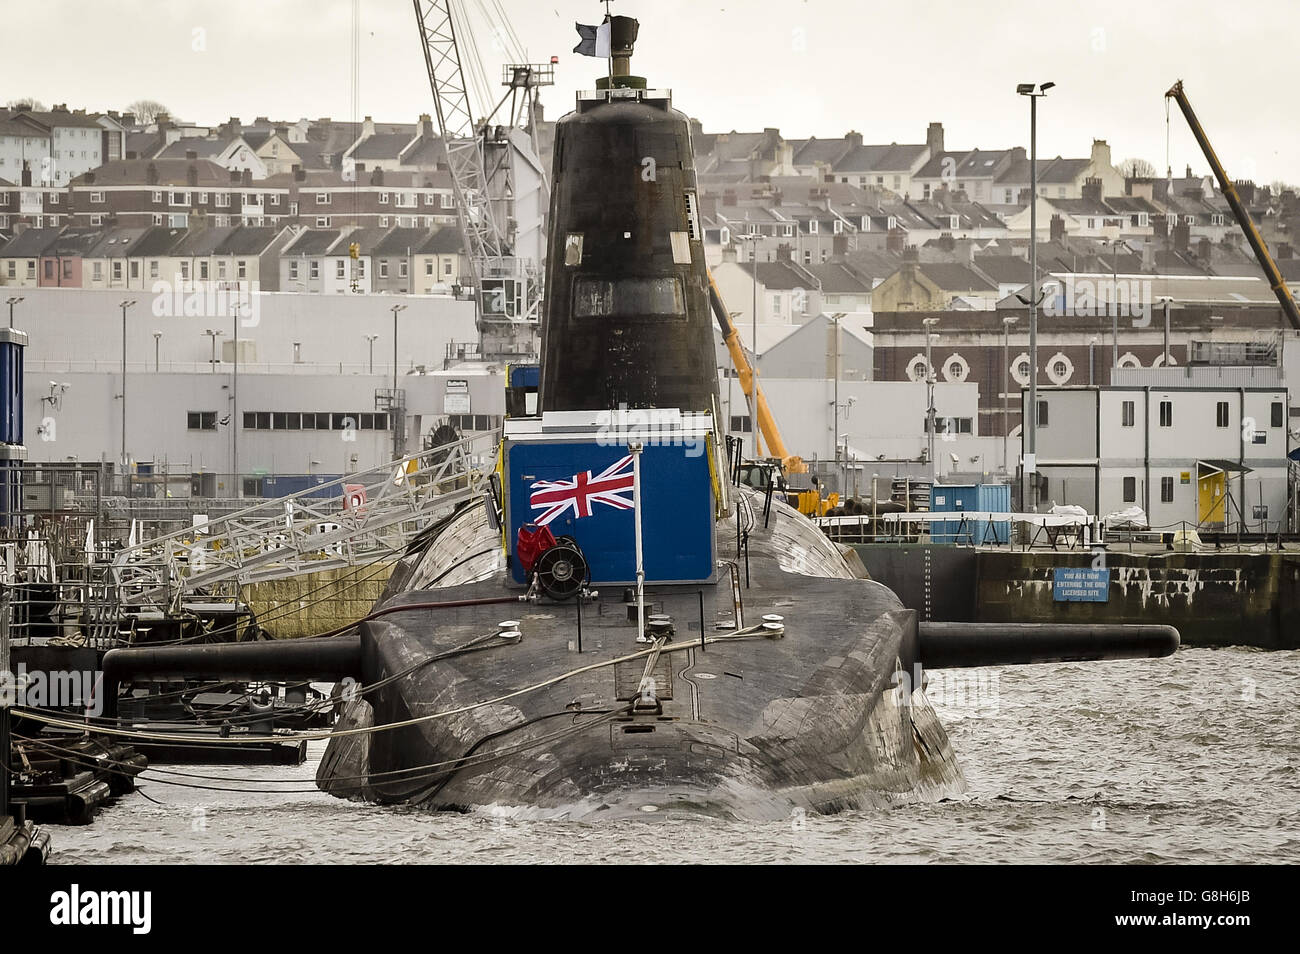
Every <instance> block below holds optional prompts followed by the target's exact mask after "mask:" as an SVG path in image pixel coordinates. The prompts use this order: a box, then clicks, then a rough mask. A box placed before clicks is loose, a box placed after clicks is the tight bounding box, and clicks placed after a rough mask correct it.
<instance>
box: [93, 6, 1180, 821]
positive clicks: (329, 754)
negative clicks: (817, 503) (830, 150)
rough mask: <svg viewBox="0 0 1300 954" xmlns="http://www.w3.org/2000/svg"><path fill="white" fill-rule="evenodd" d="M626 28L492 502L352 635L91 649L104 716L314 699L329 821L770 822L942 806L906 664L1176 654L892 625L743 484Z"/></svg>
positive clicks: (834, 561)
mask: <svg viewBox="0 0 1300 954" xmlns="http://www.w3.org/2000/svg"><path fill="white" fill-rule="evenodd" d="M638 30H639V24H638V22H637V21H636V20H635V19H634V18H631V17H623V16H613V17H610V32H611V57H610V71H609V75H608V76H606V77H602V78H601V79H600V80H599V81H598V82H597V84H596V88H595V89H594V90H590V91H584V92H580V93H578V95H577V101H576V108H575V109H574V110H573V111H572V112H570V113H568V114H567V115H565V116H564V117H562V118H561V119H560V120H559V121H558V122H557V123H556V127H555V143H554V162H553V170H552V179H551V181H552V194H551V206H550V216H549V223H548V225H549V245H548V247H549V249H550V253H549V255H548V260H547V263H546V289H547V293H546V302H545V309H544V312H543V319H542V324H541V329H540V330H541V349H540V361H539V365H540V367H539V368H538V369H535V370H536V379H535V383H533V382H531V381H529V380H528V378H529V375H527V374H519V375H516V374H515V373H514V372H515V371H516V370H533V369H511V373H510V374H509V375H508V378H509V387H508V390H507V400H506V405H507V410H508V413H507V416H506V420H505V422H504V425H503V427H502V431H501V434H500V442H499V446H498V449H497V455H496V462H495V468H494V471H493V473H492V474H491V476H490V478H489V479H488V480H487V481H486V483H487V485H488V487H489V490H488V491H487V492H485V493H484V494H483V495H482V496H480V497H478V498H477V499H473V500H471V501H468V502H465V503H463V504H461V505H460V506H459V507H458V508H457V509H455V510H454V511H453V512H451V513H450V514H447V515H444V516H441V517H440V518H439V519H438V520H437V521H435V522H433V523H432V524H431V525H430V526H428V527H426V528H424V529H423V530H422V532H421V533H420V534H419V535H418V536H417V537H415V538H414V539H413V540H412V542H411V543H410V544H409V545H408V547H407V549H406V550H405V552H404V553H403V555H402V557H401V558H400V559H399V561H398V562H397V563H396V564H395V566H394V569H393V571H392V574H391V576H390V578H389V581H388V584H387V586H386V589H385V591H384V593H383V594H382V595H381V597H380V599H379V601H378V602H377V603H376V605H375V607H374V609H373V610H372V612H371V613H370V614H368V615H367V617H365V618H364V619H363V620H361V621H360V622H359V623H358V624H357V626H356V628H355V632H352V633H349V634H346V635H338V636H331V637H323V638H317V639H304V640H290V641H281V642H279V643H278V644H275V645H267V644H260V645H258V644H245V645H228V646H227V645H211V646H203V647H165V648H161V649H150V650H144V649H121V650H113V651H112V652H110V653H108V654H107V655H106V657H105V660H104V670H105V678H106V681H107V683H108V689H107V691H108V692H109V698H108V702H109V704H110V706H111V705H112V703H113V701H114V697H115V694H116V691H117V688H116V687H117V686H118V685H119V684H122V683H126V682H129V681H130V679H131V678H133V677H135V676H138V675H141V674H144V673H154V674H157V673H169V674H178V673H184V674H189V675H196V676H197V675H203V676H206V677H209V678H258V677H260V678H269V677H289V676H295V677H305V676H311V677H313V678H329V679H330V680H331V681H334V680H340V683H339V685H340V687H341V691H340V694H339V699H338V709H339V715H338V718H337V720H336V722H335V725H334V728H333V730H332V732H331V735H330V740H329V743H328V746H327V749H326V751H325V753H324V755H323V757H322V759H321V762H320V764H319V766H318V769H317V773H316V784H317V786H318V787H319V788H320V789H321V790H323V791H325V792H328V793H330V794H332V795H335V796H338V797H340V798H347V799H354V800H360V801H366V802H372V803H378V804H386V805H404V806H412V807H417V808H421V809H427V810H435V811H436V810H442V811H476V810H489V811H502V812H509V813H511V814H513V815H517V816H519V817H534V818H561V819H589V820H590V819H603V818H627V817H647V816H654V815H655V814H656V813H661V817H662V814H673V813H682V812H685V813H691V814H699V815H705V816H712V817H721V818H728V819H742V820H776V819H782V818H788V817H791V815H792V814H797V813H799V812H805V813H807V812H816V813H833V812H838V811H843V810H848V809H859V808H871V807H879V806H887V805H892V804H899V803H905V802H913V801H918V800H926V801H935V800H940V799H943V798H947V797H951V796H954V795H958V794H960V793H961V792H962V791H964V789H965V787H966V782H965V779H964V776H963V774H962V770H961V768H960V766H959V764H958V761H957V758H956V756H955V754H954V752H953V750H952V746H951V743H950V741H949V739H948V736H947V733H946V732H945V730H944V727H943V725H942V724H941V722H940V720H939V718H938V716H937V714H936V712H935V710H934V709H933V707H932V706H931V704H930V702H929V701H928V700H927V698H926V696H925V691H924V689H925V677H924V672H925V669H927V668H931V669H933V668H946V667H959V666H988V665H1006V664H1021V663H1035V662H1050V661H1060V660H1069V661H1084V660H1099V659H1113V658H1130V657H1155V656H1162V655H1168V654H1169V653H1172V652H1173V651H1174V650H1175V649H1176V648H1177V645H1178V634H1177V631H1176V630H1174V629H1173V628H1172V627H1168V626H1136V627H1134V626H1087V625H1083V626H1070V625H1046V626H1033V625H1026V624H1021V625H1015V626H1010V625H1008V626H1003V625H992V624H964V623H918V619H917V614H916V612H915V611H914V610H909V609H907V608H905V607H904V606H903V605H902V603H901V602H900V601H899V599H898V597H897V596H896V595H895V594H894V593H893V591H892V590H890V589H889V588H888V587H886V586H884V585H882V584H881V583H879V582H877V581H874V580H871V579H869V578H868V575H867V573H866V571H865V569H864V568H863V567H862V564H861V562H860V560H858V559H857V557H856V555H855V554H854V553H853V552H852V551H851V550H849V549H847V548H841V547H840V546H838V545H836V544H833V543H832V542H831V541H830V540H829V539H828V538H827V537H826V536H825V535H824V534H823V533H822V532H821V531H820V529H819V528H818V527H817V526H816V525H815V524H814V523H813V522H812V521H811V520H809V519H808V518H807V517H805V516H804V515H802V514H801V513H799V512H798V510H797V509H796V508H794V507H792V506H789V505H788V503H787V502H786V501H785V500H784V499H782V498H781V496H779V495H776V494H774V493H773V491H772V485H771V482H768V484H767V486H766V488H763V489H759V488H755V487H753V486H750V485H749V484H747V483H745V482H744V481H742V480H741V472H742V465H743V463H744V462H743V460H742V459H741V456H740V454H739V453H738V451H737V449H736V448H733V447H732V446H731V445H730V444H729V443H728V441H727V440H726V437H725V431H724V429H723V427H722V425H721V424H720V423H719V399H718V372H717V352H716V345H715V329H714V325H713V323H711V319H710V312H711V310H712V312H713V315H714V317H715V318H716V320H717V323H718V324H719V325H722V326H723V327H722V329H721V330H723V331H724V333H725V332H726V331H727V329H726V327H725V324H726V322H727V321H728V319H727V318H726V312H725V309H722V308H720V307H719V302H718V300H717V296H716V291H715V290H713V289H712V283H711V278H710V275H709V272H708V268H707V266H706V263H705V259H704V248H703V243H702V239H703V230H702V228H701V224H700V209H699V201H698V191H697V183H696V173H695V160H694V153H693V149H692V142H691V133H690V124H689V121H688V119H687V117H686V116H685V115H684V114H683V113H681V112H679V111H677V110H676V109H674V108H673V105H672V97H671V94H670V92H669V91H667V90H663V89H656V88H653V87H651V86H649V85H648V84H647V83H646V81H645V80H644V79H643V78H641V77H638V76H635V75H632V73H631V57H632V53H633V49H634V45H635V41H636V39H637V34H638ZM711 292H712V296H711ZM533 392H535V394H534V393H533ZM529 397H535V400H536V403H535V405H534V406H533V412H532V413H529V412H528V411H529V407H530V404H529V400H528V399H529ZM109 714H110V715H112V714H114V713H113V712H111V711H110V712H109Z"/></svg>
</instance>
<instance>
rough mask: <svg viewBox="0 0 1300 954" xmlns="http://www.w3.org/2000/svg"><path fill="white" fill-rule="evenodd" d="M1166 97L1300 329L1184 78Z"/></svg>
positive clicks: (1293, 307) (1270, 258) (1289, 317)
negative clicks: (1190, 99)
mask: <svg viewBox="0 0 1300 954" xmlns="http://www.w3.org/2000/svg"><path fill="white" fill-rule="evenodd" d="M1165 99H1172V100H1173V101H1174V102H1176V103H1177V104H1178V108H1179V109H1181V110H1182V111H1183V118H1184V119H1186V120H1187V125H1188V126H1190V127H1191V130H1192V135H1193V136H1195V137H1196V142H1197V144H1198V145H1200V147H1201V152H1203V153H1204V154H1205V159H1206V161H1207V162H1208V163H1209V164H1210V169H1211V170H1213V172H1214V178H1216V179H1218V180H1219V190H1220V191H1221V192H1222V193H1223V197H1224V198H1225V199H1227V200H1228V205H1229V206H1230V207H1231V209H1232V214H1233V215H1234V216H1236V218H1237V224H1238V225H1240V226H1241V231H1242V232H1244V233H1245V234H1246V241H1247V242H1249V243H1250V248H1251V251H1253V252H1254V253H1255V258H1256V260H1257V261H1258V262H1259V267H1260V268H1262V269H1263V270H1264V277H1265V278H1266V279H1268V284H1269V287H1271V288H1272V289H1273V294H1274V295H1276V296H1277V300H1278V304H1280V305H1281V306H1282V313H1283V314H1285V315H1286V319H1287V321H1289V322H1290V323H1291V327H1292V328H1295V329H1297V330H1300V310H1298V309H1297V308H1296V303H1295V299H1294V298H1292V297H1291V289H1290V288H1288V287H1287V284H1286V282H1285V281H1284V280H1283V279H1282V273H1281V272H1279V271H1278V268H1277V263H1276V262H1274V261H1273V256H1272V255H1270V254H1269V252H1268V246H1267V245H1265V244H1264V237H1263V236H1262V235H1260V234H1259V229H1257V228H1255V222H1254V220H1252V219H1251V217H1250V213H1249V212H1248V211H1246V206H1245V205H1243V204H1242V201H1241V196H1239V195H1237V189H1236V186H1234V185H1233V183H1232V180H1231V179H1229V178H1228V173H1227V171H1226V170H1225V169H1224V168H1223V164H1222V163H1220V162H1219V157H1218V156H1217V155H1216V154H1215V152H1214V147H1213V146H1211V145H1210V139H1209V137H1208V136H1206V134H1205V130H1204V129H1203V128H1202V127H1201V123H1200V120H1198V119H1197V118H1196V113H1195V112H1194V111H1193V110H1192V104H1191V103H1190V102H1188V100H1187V93H1186V92H1185V91H1184V90H1183V81H1182V80H1179V81H1178V82H1177V83H1175V84H1174V85H1173V86H1172V87H1170V89H1169V91H1168V92H1167V93H1165Z"/></svg>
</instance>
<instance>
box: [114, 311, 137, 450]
mask: <svg viewBox="0 0 1300 954" xmlns="http://www.w3.org/2000/svg"><path fill="white" fill-rule="evenodd" d="M134 304H135V299H134V298H130V299H123V300H122V301H120V302H118V307H119V308H121V309H122V473H126V469H127V468H128V467H129V466H130V458H129V457H127V456H126V310H127V309H128V308H130V307H131V306H132V305H134Z"/></svg>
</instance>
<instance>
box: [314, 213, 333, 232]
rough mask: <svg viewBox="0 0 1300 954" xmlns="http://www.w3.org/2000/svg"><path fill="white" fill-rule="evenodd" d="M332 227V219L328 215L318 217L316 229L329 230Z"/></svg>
mask: <svg viewBox="0 0 1300 954" xmlns="http://www.w3.org/2000/svg"><path fill="white" fill-rule="evenodd" d="M329 227H330V217H329V216H328V215H318V216H316V228H318V229H327V228H329Z"/></svg>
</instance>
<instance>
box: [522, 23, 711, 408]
mask: <svg viewBox="0 0 1300 954" xmlns="http://www.w3.org/2000/svg"><path fill="white" fill-rule="evenodd" d="M638 26H639V24H638V22H637V21H636V20H635V19H633V18H631V17H621V16H616V17H612V18H611V22H610V32H611V42H610V47H611V58H610V62H611V75H610V76H609V77H601V79H600V80H598V81H597V86H598V88H597V89H596V90H592V91H585V92H580V93H579V94H578V97H577V108H576V110H575V111H574V112H571V113H569V114H568V115H566V116H564V117H563V118H562V119H560V120H559V121H558V122H557V123H556V127H555V146H554V166H553V170H552V183H553V185H552V189H551V215H550V219H551V233H550V243H549V248H550V253H549V256H548V264H547V275H546V288H547V292H546V309H545V314H544V320H543V323H542V329H541V331H542V348H541V382H540V387H539V398H538V405H539V408H540V410H541V411H543V412H546V411H575V410H604V409H616V408H618V407H619V406H620V405H626V406H627V407H629V408H652V407H653V408H677V409H679V410H681V411H684V412H709V413H715V412H716V408H717V393H718V383H717V381H718V379H717V370H716V365H717V362H716V357H715V351H714V342H713V326H712V322H711V315H710V312H709V297H708V287H709V285H708V275H707V271H706V267H705V263H704V246H703V242H702V240H703V233H702V230H701V227H700V213H699V199H698V193H697V190H696V182H695V155H694V152H693V150H692V148H691V134H690V123H689V121H688V120H687V117H686V116H685V115H683V114H682V113H679V112H677V111H676V110H674V109H673V108H672V96H671V93H670V92H669V91H668V90H654V89H647V88H646V83H645V80H644V78H642V77H638V76H632V75H630V74H629V72H628V70H629V65H630V59H631V55H632V48H633V45H634V43H635V41H636V36H637V29H638Z"/></svg>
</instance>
